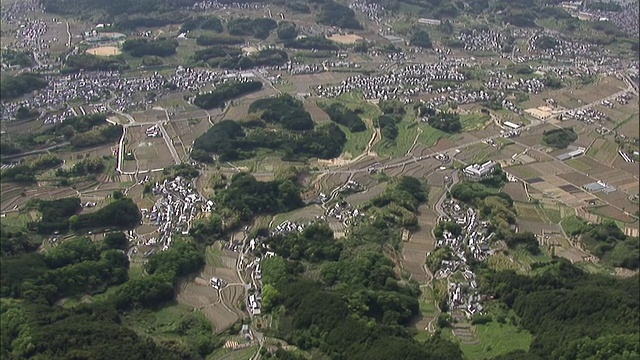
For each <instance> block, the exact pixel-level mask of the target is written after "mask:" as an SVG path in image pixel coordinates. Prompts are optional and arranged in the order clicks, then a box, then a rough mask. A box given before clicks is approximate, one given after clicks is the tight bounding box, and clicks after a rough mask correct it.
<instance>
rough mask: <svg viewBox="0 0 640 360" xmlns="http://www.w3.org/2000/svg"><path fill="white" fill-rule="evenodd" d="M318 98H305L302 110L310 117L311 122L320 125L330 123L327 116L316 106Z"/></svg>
mask: <svg viewBox="0 0 640 360" xmlns="http://www.w3.org/2000/svg"><path fill="white" fill-rule="evenodd" d="M317 101H318V98H315V97H311V98H307V99H306V100H305V101H304V102H303V105H304V109H305V110H306V111H307V112H308V113H309V114H310V115H311V118H312V119H313V121H315V122H317V123H319V124H322V123H326V122H329V121H331V120H330V119H329V115H327V113H326V112H324V110H322V109H320V107H319V106H318V105H317V103H316V102H317Z"/></svg>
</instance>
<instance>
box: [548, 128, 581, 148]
mask: <svg viewBox="0 0 640 360" xmlns="http://www.w3.org/2000/svg"><path fill="white" fill-rule="evenodd" d="M577 139H578V134H576V133H575V131H573V128H562V129H553V130H546V131H545V132H544V133H543V135H542V143H543V144H545V145H547V146H552V147H554V148H557V149H564V148H566V147H567V146H569V145H570V144H571V143H572V142H574V141H576V140H577Z"/></svg>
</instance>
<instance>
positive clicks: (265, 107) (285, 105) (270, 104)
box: [249, 94, 315, 130]
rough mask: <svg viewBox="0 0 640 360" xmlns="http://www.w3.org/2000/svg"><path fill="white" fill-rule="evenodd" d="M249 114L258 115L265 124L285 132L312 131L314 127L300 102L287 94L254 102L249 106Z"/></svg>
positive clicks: (309, 115)
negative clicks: (275, 125)
mask: <svg viewBox="0 0 640 360" xmlns="http://www.w3.org/2000/svg"><path fill="white" fill-rule="evenodd" d="M249 113H260V119H262V120H264V121H265V122H266V123H271V124H277V125H280V126H282V128H284V129H286V130H313V128H314V127H315V124H314V122H313V119H311V114H309V113H308V112H307V111H306V110H305V109H304V107H303V106H302V102H301V101H300V100H296V99H295V98H293V97H292V96H291V95H289V94H284V95H281V96H279V97H276V98H266V99H260V100H256V101H254V102H253V103H252V104H251V105H250V106H249Z"/></svg>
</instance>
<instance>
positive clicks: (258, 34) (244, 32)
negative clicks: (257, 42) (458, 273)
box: [227, 18, 278, 39]
mask: <svg viewBox="0 0 640 360" xmlns="http://www.w3.org/2000/svg"><path fill="white" fill-rule="evenodd" d="M277 27H278V23H276V22H275V21H274V20H272V19H266V18H258V19H250V18H238V19H232V20H230V21H229V22H228V23H227V30H228V31H229V34H231V35H236V36H253V37H254V38H256V39H266V38H267V37H269V35H270V34H271V31H273V30H275V29H276V28H277Z"/></svg>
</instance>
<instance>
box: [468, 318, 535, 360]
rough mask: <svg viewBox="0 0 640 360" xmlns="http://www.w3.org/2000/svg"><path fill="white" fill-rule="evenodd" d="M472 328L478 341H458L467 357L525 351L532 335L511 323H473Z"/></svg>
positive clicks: (489, 356)
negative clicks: (473, 342)
mask: <svg viewBox="0 0 640 360" xmlns="http://www.w3.org/2000/svg"><path fill="white" fill-rule="evenodd" d="M474 328H475V336H476V337H477V338H478V340H479V343H478V344H473V345H469V344H465V343H464V342H461V343H460V347H461V348H462V352H463V353H464V355H465V356H466V357H467V358H469V359H481V358H493V357H496V356H499V355H504V354H508V353H511V352H513V351H517V350H524V351H527V350H528V349H529V346H530V345H531V342H532V341H533V335H531V334H530V333H529V332H528V331H526V330H522V329H520V328H518V327H517V326H515V325H513V324H507V323H505V324H501V323H499V322H497V321H492V322H490V323H487V324H482V325H474Z"/></svg>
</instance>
